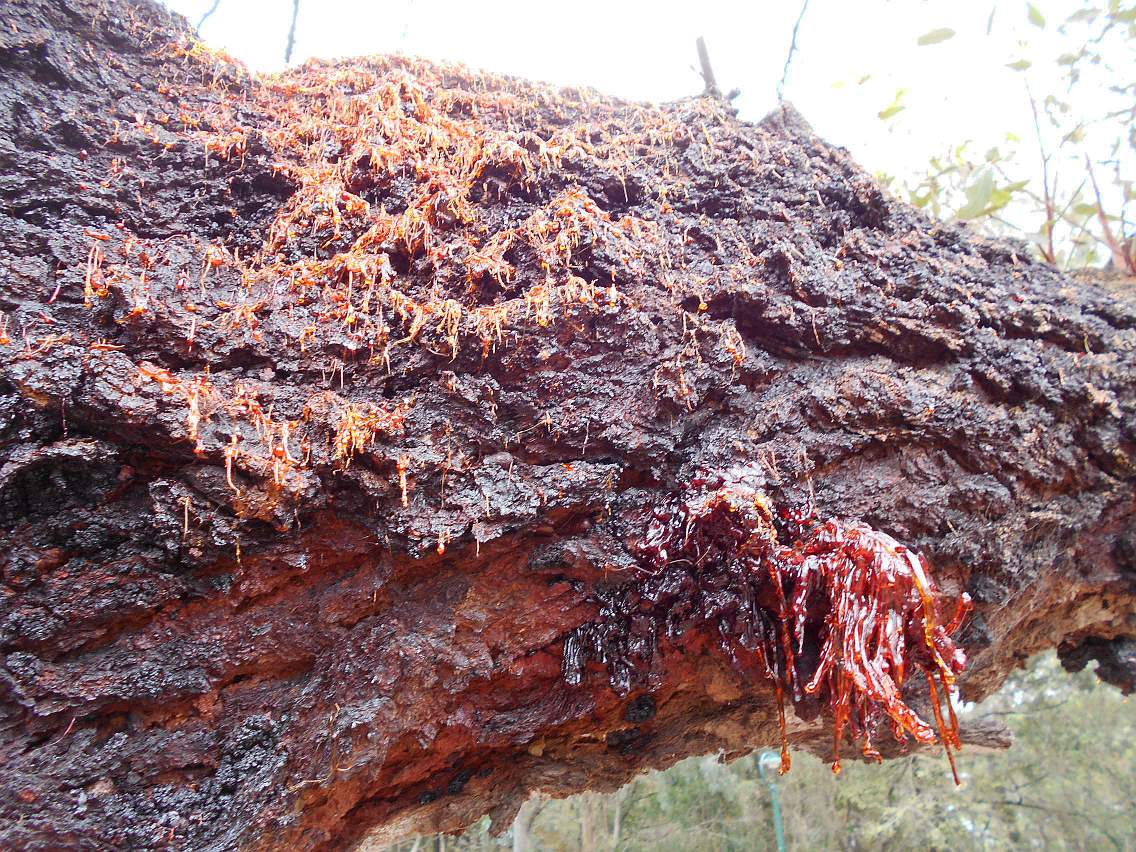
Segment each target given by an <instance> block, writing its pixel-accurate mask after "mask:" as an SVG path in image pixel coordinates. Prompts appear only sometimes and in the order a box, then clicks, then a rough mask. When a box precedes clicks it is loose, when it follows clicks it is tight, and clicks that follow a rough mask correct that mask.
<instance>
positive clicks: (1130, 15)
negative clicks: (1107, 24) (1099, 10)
mask: <svg viewBox="0 0 1136 852" xmlns="http://www.w3.org/2000/svg"><path fill="white" fill-rule="evenodd" d="M1109 17H1110V18H1112V19H1113V20H1114V21H1120V22H1121V23H1125V24H1130V23H1132V22H1133V21H1136V6H1133V7H1132V8H1131V9H1122V10H1120V11H1119V12H1114V13H1113V14H1111V15H1109Z"/></svg>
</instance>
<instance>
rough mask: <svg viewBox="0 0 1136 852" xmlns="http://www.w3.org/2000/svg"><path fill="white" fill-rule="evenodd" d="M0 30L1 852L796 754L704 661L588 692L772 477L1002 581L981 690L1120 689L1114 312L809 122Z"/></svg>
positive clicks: (828, 507)
mask: <svg viewBox="0 0 1136 852" xmlns="http://www.w3.org/2000/svg"><path fill="white" fill-rule="evenodd" d="M0 9H2V11H0V16H2V20H0V79H2V85H0V198H2V203H0V220H2V227H0V275H2V277H0V282H2V283H0V312H2V313H0V340H2V341H3V342H2V344H0V576H2V580H3V582H2V585H0V642H2V643H3V657H2V661H3V667H2V669H0V732H2V733H0V766H2V769H0V845H2V846H4V847H5V848H11V849H15V848H45V849H46V848H59V847H76V848H111V847H114V848H152V847H184V848H195V849H227V848H234V847H239V846H250V847H257V848H330V847H339V846H343V845H346V844H350V843H353V842H356V841H360V840H362V839H363V838H364V837H366V836H368V833H369V832H373V833H371V834H370V839H371V841H373V842H379V841H381V840H384V839H388V840H389V839H393V838H395V837H399V836H405V835H406V834H408V833H411V832H419V831H422V832H424V831H454V830H457V829H460V828H462V827H463V826H465V825H467V824H469V823H470V822H472V821H474V820H476V819H477V818H479V817H480V816H481V815H482V814H484V813H490V814H491V815H492V816H493V819H494V821H495V824H496V825H497V826H499V827H501V828H507V827H508V825H509V823H510V821H511V820H512V818H513V815H514V814H515V813H516V810H517V808H518V807H519V806H520V804H521V803H522V802H523V801H525V799H526V797H527V796H528V794H529V791H530V790H533V789H539V790H542V791H544V792H546V793H548V794H550V795H554V796H556V795H565V794H568V793H571V792H574V791H579V790H585V789H597V790H611V789H614V788H616V787H617V786H618V785H620V784H622V783H623V782H625V781H627V780H628V779H629V778H631V777H632V776H633V775H634V774H635V773H637V772H639V771H640V770H642V769H644V768H646V767H661V766H666V765H669V764H671V763H673V762H674V761H676V760H678V759H680V758H682V757H684V756H687V755H692V754H699V753H707V752H711V751H714V750H723V751H724V752H725V753H726V755H727V756H736V755H738V754H743V753H746V752H748V751H749V750H751V749H753V748H755V747H757V746H759V745H766V744H771V743H776V742H777V741H778V724H777V711H776V702H775V699H774V696H773V690H772V689H771V688H770V687H769V686H768V685H767V684H765V683H763V682H762V681H760V680H757V681H754V680H751V679H747V678H746V677H744V676H743V675H741V674H739V673H738V671H737V670H736V669H735V667H733V666H731V665H730V664H729V662H728V661H727V659H726V657H725V655H723V654H722V653H720V652H719V651H718V650H716V648H717V644H716V643H717V639H716V638H715V636H714V635H713V630H712V629H710V628H709V627H706V626H705V625H701V626H699V625H694V626H692V627H691V629H690V630H688V631H686V632H685V633H684V634H683V635H681V636H676V637H675V638H673V639H670V640H668V639H665V638H662V639H659V647H658V649H657V651H656V652H655V653H653V654H652V655H649V656H648V657H645V658H643V659H641V660H640V661H639V662H640V667H639V668H638V669H637V670H635V671H633V672H632V673H631V674H630V675H628V676H627V677H628V682H627V684H626V686H627V688H626V689H614V688H613V687H612V685H611V682H610V680H609V677H608V675H607V674H606V673H605V672H604V671H603V670H602V667H601V666H594V665H593V666H591V669H592V670H590V671H588V672H587V673H586V674H585V676H584V677H583V678H582V680H581V682H580V683H578V684H571V683H569V682H568V680H566V678H565V676H564V668H563V664H562V656H563V646H564V641H565V638H566V637H567V636H568V635H569V634H571V633H572V631H573V630H574V629H576V628H578V627H580V626H581V625H583V624H586V623H588V622H590V621H592V620H593V619H595V618H597V617H598V610H597V600H599V599H600V598H601V597H602V595H603V594H604V593H610V592H611V590H612V589H619V588H623V587H627V588H630V589H631V590H632V591H633V590H634V588H635V584H637V583H640V582H642V581H643V579H644V572H643V570H642V568H641V566H639V565H638V564H637V562H636V557H635V555H634V553H633V552H632V550H631V549H630V547H629V544H628V543H629V542H630V541H632V540H633V539H635V538H636V537H637V536H640V535H642V533H643V529H642V526H643V522H644V521H643V518H644V515H643V512H644V509H645V508H646V509H649V508H650V507H652V506H657V505H663V504H665V503H667V501H670V500H672V499H673V498H675V497H676V495H681V494H683V493H684V490H685V489H688V488H690V487H691V483H692V482H694V481H695V480H696V479H697V477H698V476H699V475H700V473H699V472H700V471H705V470H725V469H728V468H730V467H731V466H736V465H739V464H749V465H752V466H755V468H754V469H756V470H760V471H762V473H761V476H763V477H764V482H763V486H762V487H763V488H764V489H765V490H766V491H767V493H768V494H769V495H770V498H771V499H773V500H774V501H775V502H776V503H778V504H779V505H798V504H799V503H800V502H801V501H802V499H803V495H804V494H805V493H806V492H808V491H810V490H811V492H812V493H813V494H814V495H815V502H816V506H817V511H818V514H819V515H820V516H821V517H830V516H838V517H844V518H850V519H855V520H858V521H862V522H865V523H869V524H871V525H872V526H873V527H875V528H876V529H880V530H884V531H886V532H888V533H890V534H891V535H893V536H894V537H895V538H896V539H898V540H899V541H902V542H904V543H906V544H907V545H909V546H910V547H912V548H915V549H918V550H919V551H921V552H922V553H923V554H925V555H926V556H927V558H928V560H929V562H930V564H931V565H933V567H934V571H935V575H936V577H937V579H938V582H939V584H940V586H941V588H942V592H943V595H944V597H945V598H946V599H950V598H953V597H956V596H958V595H959V594H961V592H962V591H963V590H969V593H970V594H971V595H972V597H973V598H974V600H975V603H976V609H975V612H974V614H973V615H972V616H971V618H970V619H969V621H968V622H967V624H966V626H965V627H964V628H963V633H962V634H961V642H962V644H963V646H964V647H965V649H966V650H967V652H968V654H969V656H970V664H969V668H968V669H967V672H966V674H965V675H964V677H963V678H962V679H961V689H962V693H963V695H964V696H965V697H967V698H971V699H977V698H981V697H982V696H984V695H987V694H989V693H990V692H991V691H992V690H994V689H996V688H997V686H998V685H999V684H1000V683H1001V682H1002V681H1003V679H1004V678H1005V677H1006V675H1007V674H1008V673H1009V672H1010V671H1011V670H1012V669H1013V668H1014V667H1015V666H1018V665H1020V664H1021V663H1022V662H1023V661H1025V660H1026V659H1027V658H1028V657H1029V656H1030V655H1031V654H1033V653H1035V652H1037V651H1039V650H1042V649H1045V648H1050V647H1053V646H1055V645H1058V644H1059V643H1060V644H1062V646H1063V649H1064V651H1063V653H1065V655H1066V656H1067V658H1068V659H1069V660H1070V663H1071V664H1073V665H1084V663H1085V661H1086V660H1087V659H1088V658H1090V657H1093V658H1098V659H1102V660H1105V661H1106V662H1107V668H1108V676H1109V678H1110V679H1112V680H1113V681H1114V682H1117V683H1120V684H1126V685H1127V686H1129V687H1130V686H1131V683H1132V668H1133V664H1134V663H1133V655H1132V653H1131V648H1132V644H1131V642H1132V640H1131V638H1130V637H1132V636H1133V635H1136V615H1134V612H1136V594H1134V586H1133V583H1134V581H1136V537H1134V534H1133V529H1132V516H1133V493H1134V492H1133V480H1134V474H1133V463H1132V452H1133V424H1134V423H1136V417H1134V411H1136V387H1134V385H1136V375H1134V371H1133V367H1134V365H1136V355H1134V352H1133V344H1134V342H1136V310H1134V308H1133V304H1132V301H1131V299H1130V298H1129V297H1128V296H1127V295H1125V294H1124V293H1119V294H1118V293H1107V292H1105V291H1104V290H1102V289H1099V288H1098V287H1096V286H1094V285H1093V284H1091V283H1076V284H1074V283H1072V282H1070V281H1069V280H1066V279H1064V278H1063V277H1062V276H1061V275H1060V274H1059V273H1058V272H1056V271H1055V270H1053V269H1052V268H1050V267H1048V266H1046V265H1043V264H1039V263H1036V262H1034V261H1032V260H1030V258H1029V256H1028V254H1027V252H1026V251H1025V250H1024V249H1023V248H1022V247H1020V246H1015V245H1011V244H1005V243H998V242H991V241H988V240H985V239H982V238H980V237H978V236H977V235H975V234H974V233H973V232H971V231H969V230H967V229H966V228H963V227H958V226H953V225H944V224H941V223H936V222H932V221H930V220H928V219H927V218H925V217H924V216H922V215H920V214H919V213H917V212H916V211H913V210H912V209H910V208H908V207H906V206H905V205H903V204H902V203H900V202H898V201H896V200H895V199H892V198H889V197H888V196H887V195H886V194H884V193H883V192H881V191H880V189H879V188H878V187H877V186H876V185H874V183H873V182H872V180H871V179H870V178H869V177H868V176H866V175H865V174H864V173H863V172H862V171H861V170H860V169H859V168H858V167H857V166H856V165H855V164H854V163H853V162H852V161H851V160H850V159H849V157H848V156H847V154H846V153H845V152H843V151H841V150H840V149H838V148H833V147H830V146H828V145H826V144H824V143H823V142H821V141H819V140H818V139H816V138H815V137H814V136H813V134H812V133H811V132H810V130H809V129H808V127H807V126H806V125H805V124H804V123H803V122H802V121H801V120H800V119H799V118H798V117H797V116H796V115H795V114H794V113H793V112H792V110H791V109H788V108H786V109H785V110H783V111H778V112H777V113H775V114H773V115H771V116H769V117H768V118H767V119H766V120H765V121H764V122H762V123H761V124H759V125H756V126H754V125H749V124H746V123H744V122H739V121H737V120H735V119H734V118H733V117H732V115H731V114H730V112H729V110H728V109H727V108H725V107H724V106H723V105H722V104H721V103H720V102H718V101H716V100H714V99H707V98H701V99H692V100H687V101H682V102H679V103H676V104H671V105H667V106H664V107H660V108H648V107H643V106H639V105H633V104H626V103H621V102H618V101H614V100H610V99H606V98H602V97H600V96H598V95H596V94H595V93H591V92H581V91H563V92H555V91H552V90H550V89H547V88H546V87H541V86H537V85H534V84H530V83H525V82H523V81H515V80H502V79H499V78H495V77H492V76H488V75H478V74H475V73H472V72H470V71H468V70H465V69H458V68H437V67H433V66H429V65H426V64H423V63H414V62H410V61H403V60H373V61H365V62H356V63H353V64H348V65H343V66H314V67H311V68H308V69H307V70H303V71H300V72H297V73H296V74H294V75H292V76H290V77H284V78H280V79H270V80H255V79H252V78H250V77H249V76H248V75H247V74H246V73H245V72H243V71H242V70H241V69H240V68H238V67H236V66H235V65H233V64H231V63H229V62H228V61H226V60H225V58H224V57H223V56H220V55H217V54H215V53H213V52H211V51H209V50H208V49H206V48H204V47H203V46H202V45H200V44H199V43H197V42H195V41H194V40H193V39H192V38H191V37H190V35H189V33H188V29H187V27H186V26H185V24H184V22H183V21H181V20H180V19H178V18H176V17H174V16H171V15H170V14H169V13H167V12H165V11H164V10H162V9H161V8H160V7H157V6H155V5H152V4H150V3H147V2H123V1H122V0H117V1H116V0H101V1H100V0H75V1H74V2H63V0H54V2H52V0H28V2H21V3H16V4H14V3H5V4H3V6H2V7H0ZM368 98H370V99H371V100H368ZM288 104H297V105H298V106H297V107H296V109H295V111H294V113H292V114H289V115H288V116H287V118H285V117H283V115H284V113H285V112H286V111H287V110H288V109H289V107H288V106H287V105H288ZM368 104H371V105H375V104H381V106H382V109H383V110H385V112H383V113H382V116H383V118H382V121H381V122H379V123H378V124H376V125H374V129H373V136H374V138H373V139H372V142H373V144H372V145H371V147H370V148H368V149H367V150H366V151H363V150H361V148H360V146H361V144H362V143H361V141H360V138H359V137H355V138H354V139H347V138H345V136H344V133H345V131H344V130H343V128H344V127H346V126H349V125H350V124H351V122H358V121H361V120H363V119H362V118H361V116H366V115H378V113H377V112H374V111H372V112H368V110H369V109H371V106H368ZM375 109H378V107H375ZM392 116H394V117H393V118H392ZM305 122H306V124H305ZM382 122H387V123H386V124H383V123H382ZM431 122H433V124H431ZM413 133H420V136H415V137H414V139H415V140H418V141H417V142H414V144H420V145H421V147H420V148H419V149H417V150H419V151H420V152H426V153H421V156H420V157H419V159H418V160H416V161H409V160H405V159H403V160H400V159H399V156H402V155H403V154H405V152H406V151H407V150H410V148H408V147H407V146H408V145H410V144H411V143H410V142H408V141H407V139H409V138H410V136H411V135H413ZM399 134H402V136H403V138H402V141H399V139H397V138H396V137H398V136H399ZM400 146H401V147H400ZM471 152H472V153H471ZM447 158H449V159H447ZM463 158H464V159H463ZM459 160H460V161H461V162H460V163H459V164H456V165H455V163H457V162H458V161H459ZM317 161H318V162H317ZM313 163H316V165H313ZM317 165H318V166H319V169H323V171H319V170H318V169H317V168H316V166H317ZM304 169H307V170H308V171H306V172H305V171H304ZM320 175H323V176H324V177H325V178H326V177H327V176H328V175H331V176H333V177H334V178H335V181H338V183H334V182H333V183H334V186H333V189H332V190H327V187H326V186H324V187H321V186H320V185H319V184H318V183H317V182H315V178H316V177H319V176H320ZM455 175H456V176H457V177H455ZM321 193H322V194H321ZM424 211H425V212H424ZM384 217H385V218H384ZM416 217H417V218H416ZM380 221H381V222H385V223H386V225H384V227H386V229H387V230H386V231H385V232H384V234H385V236H384V238H383V239H377V240H376V241H375V243H374V245H373V246H371V249H370V254H366V250H367V246H360V241H361V240H363V237H361V236H360V235H361V234H364V233H365V232H367V230H366V229H367V228H368V227H370V226H371V225H373V224H374V223H375V222H380ZM508 229H512V230H511V231H509V230H508ZM507 231H508V233H510V234H511V235H512V236H510V237H508V238H507V239H506V238H504V237H502V238H501V239H499V240H497V241H496V242H495V241H494V235H495V234H504V233H506V232H507ZM367 233H371V232H367ZM556 240H560V242H556ZM540 250H544V251H545V254H544V255H541V254H539V251H540ZM493 251H496V252H497V253H496V254H494V253H493ZM352 252H353V253H352ZM337 253H339V254H337ZM367 257H371V258H374V259H375V260H376V261H377V262H380V263H381V264H385V267H384V268H383V269H381V270H380V271H379V272H375V271H374V269H370V271H368V268H364V266H365V264H363V265H361V266H349V265H348V261H349V260H350V262H352V263H356V264H362V260H361V258H362V259H363V260H365V259H366V258H367ZM337 258H338V260H337ZM344 258H347V260H344ZM337 263H338V264H339V265H338V266H336V264H337ZM321 264H322V266H321ZM282 270H283V272H282ZM288 270H291V272H290V273H289V272H288ZM320 275H323V276H324V277H323V278H320V277H319V276H320ZM376 276H378V278H379V279H381V281H380V286H377V287H372V286H371V285H373V284H374V281H375V280H376ZM365 284H366V286H367V288H368V289H367V290H366V293H367V296H366V298H370V297H371V296H373V299H374V301H372V302H369V303H367V304H364V303H363V301H361V300H362V299H363V298H364V296H363V293H364V285H365ZM372 290H374V292H373V293H372ZM299 293H302V294H305V295H297V294H299ZM380 309H381V311H380ZM360 317H362V319H360ZM360 328H362V329H364V331H360V330H359V329H360ZM368 335H369V336H368ZM605 590H606V592H605ZM726 591H727V592H728V591H729V590H726ZM1125 637H1128V638H1125ZM911 700H912V701H913V702H915V703H916V706H917V707H918V706H919V704H918V702H919V700H920V696H919V694H918V690H917V689H915V690H913V691H912V693H911ZM924 710H925V706H924ZM806 717H807V718H806ZM829 731H830V728H829V727H828V724H827V723H826V720H825V718H824V714H823V713H822V714H821V715H820V717H817V714H816V712H815V710H814V712H812V713H802V714H801V716H800V717H798V716H797V715H795V714H791V717H790V720H789V734H790V739H791V740H792V742H793V745H794V747H795V748H802V749H812V750H816V751H818V753H821V754H827V753H828V750H829V748H830V744H829V743H830V737H831V733H830V732H829ZM970 737H971V738H972V739H979V740H984V741H989V740H990V739H991V736H989V732H987V734H986V735H983V734H982V733H981V732H979V733H976V734H975V733H972V734H971V735H970ZM966 738H967V737H966V736H964V739H966ZM993 739H997V737H996V736H995V737H993ZM896 750H897V747H895V746H892V747H891V749H890V752H889V753H893V752H895V751H896ZM849 751H851V749H849ZM965 756H966V750H965V749H964V750H963V752H962V755H961V759H963V760H965Z"/></svg>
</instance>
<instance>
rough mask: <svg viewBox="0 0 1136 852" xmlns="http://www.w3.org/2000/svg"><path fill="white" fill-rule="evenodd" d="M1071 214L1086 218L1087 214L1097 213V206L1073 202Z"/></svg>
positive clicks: (1093, 214)
mask: <svg viewBox="0 0 1136 852" xmlns="http://www.w3.org/2000/svg"><path fill="white" fill-rule="evenodd" d="M1073 215H1074V216H1082V217H1085V218H1088V217H1089V216H1096V215H1097V206H1096V205H1095V204H1074V205H1073Z"/></svg>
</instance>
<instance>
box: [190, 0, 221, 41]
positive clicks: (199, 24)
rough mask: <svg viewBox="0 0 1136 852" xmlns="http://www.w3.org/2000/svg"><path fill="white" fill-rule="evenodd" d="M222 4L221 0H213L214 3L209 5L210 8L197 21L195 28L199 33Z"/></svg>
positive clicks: (199, 33)
mask: <svg viewBox="0 0 1136 852" xmlns="http://www.w3.org/2000/svg"><path fill="white" fill-rule="evenodd" d="M220 5H221V0H213V5H212V6H210V7H209V10H208V11H207V12H206V13H205V14H204V15H202V16H201V20H200V21H198V22H197V28H196V29H195V30H194V32H195V33H196V34H197V35H201V28H202V27H203V26H205V22H206V21H208V20H209V17H210V15H212V14H213V13H214V12H216V11H217V7H218V6H220Z"/></svg>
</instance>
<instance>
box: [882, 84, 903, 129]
mask: <svg viewBox="0 0 1136 852" xmlns="http://www.w3.org/2000/svg"><path fill="white" fill-rule="evenodd" d="M906 94H907V89H899V90H898V91H897V92H896V93H895V100H893V101H892V102H891V106H889V107H886V108H884V109H882V110H880V111H879V113H877V114H878V115H879V117H880V121H887V120H888V119H889V118H893V117H895V116H897V115H899V114H900V113H901V112H903V111H904V110H905V109H907V107H905V106H904V105H903V98H904V96H905V95H906Z"/></svg>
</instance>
